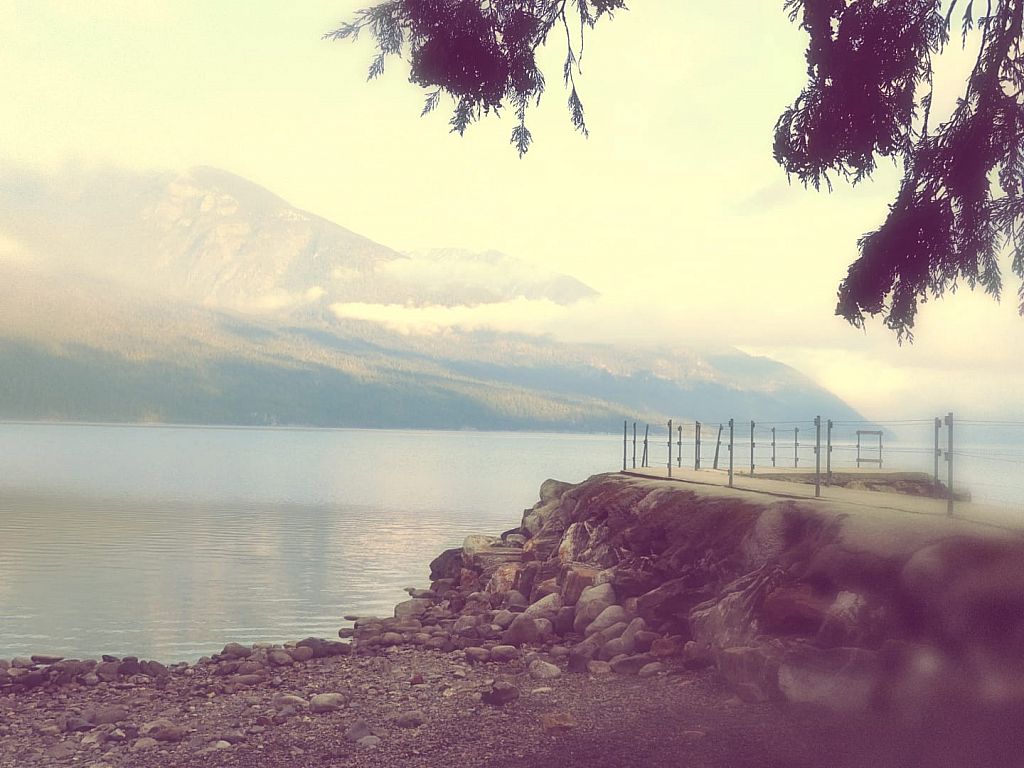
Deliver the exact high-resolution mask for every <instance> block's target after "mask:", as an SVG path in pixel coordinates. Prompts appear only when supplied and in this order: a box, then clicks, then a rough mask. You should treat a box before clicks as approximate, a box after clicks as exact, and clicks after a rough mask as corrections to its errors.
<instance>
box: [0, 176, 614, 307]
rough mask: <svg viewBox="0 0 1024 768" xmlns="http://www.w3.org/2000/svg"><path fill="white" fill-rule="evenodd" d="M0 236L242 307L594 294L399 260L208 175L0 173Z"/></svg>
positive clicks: (458, 255)
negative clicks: (3, 233) (44, 174)
mask: <svg viewBox="0 0 1024 768" xmlns="http://www.w3.org/2000/svg"><path fill="white" fill-rule="evenodd" d="M0 231H5V232H6V233H7V234H8V235H9V236H11V237H13V238H14V239H16V240H18V241H19V242H21V243H23V244H25V245H26V246H27V247H28V248H29V249H30V250H32V251H34V252H36V253H40V254H45V256H46V257H47V260H48V262H49V263H50V264H51V265H59V266H60V267H61V268H62V269H64V270H65V271H68V272H73V273H77V274H83V273H85V274H94V275H103V276H108V277H114V278H116V280H117V281H118V282H119V283H122V284H128V285H131V286H133V287H135V288H136V289H137V290H144V291H149V292H156V293H160V294H163V295H166V296H167V297H168V298H174V299H180V300H186V301H190V302H194V303H198V304H202V305H205V306H211V307H217V308H221V309H232V310H238V311H241V312H247V313H266V312H274V313H278V314H280V313H281V312H288V313H291V314H296V315H299V316H303V315H305V316H310V315H315V314H316V312H317V311H319V310H322V309H323V308H326V307H328V306H330V305H331V304H334V303H346V302H367V303H397V304H402V305H406V306H429V305H442V306H475V305H478V304H481V303H489V302H497V301H502V300H507V299H513V298H516V297H517V296H523V297H525V298H528V299H548V300H550V301H553V302H555V303H557V304H571V303H573V302H575V301H577V300H579V299H581V298H586V297H590V296H596V295H597V294H596V292H595V291H593V290H592V289H590V288H589V287H587V286H586V285H584V284H583V283H581V282H579V281H578V280H575V279H574V278H571V277H569V276H567V275H559V274H555V273H551V272H547V271H544V270H541V269H538V268H535V267H531V266H530V265H528V264H526V263H525V262H523V261H521V260H518V259H514V258H512V257H510V256H506V255H504V254H501V253H498V252H497V251H487V252H486V253H483V254H474V253H472V252H470V251H465V250H460V249H452V248H448V249H435V250H425V251H420V252H415V253H413V254H408V255H406V254H400V253H398V252H396V251H393V250H391V249H390V248H387V247H386V246H383V245H379V244H377V243H375V242H373V241H372V240H369V239H367V238H365V237H363V236H362V235H358V234H356V233H355V232H352V231H350V230H348V229H345V228H344V227H342V226H339V225H337V224H334V223H333V222H330V221H327V220H326V219H323V218H321V217H319V216H316V215H314V214H312V213H308V212H306V211H302V210H299V209H297V208H293V207H292V206H290V205H289V204H288V203H286V202H285V201H284V200H282V199H281V198H279V197H277V196H276V195H274V194H273V193H271V192H269V191H268V190H266V189H263V188H262V187H260V186H258V185H256V184H253V183H252V182H250V181H247V180H245V179H242V178H240V177H238V176H235V175H233V174H230V173H227V172H225V171H220V170H217V169H215V168H193V169H192V170H190V171H188V172H186V173H170V172H168V173H150V174H139V173H131V172H128V171H124V170H120V169H109V168H108V169H104V170H101V171H92V172H89V173H81V172H77V173H76V172H65V173H62V174H58V175H55V176H50V177H45V176H40V175H39V174H34V173H30V172H25V171H20V172H18V171H12V172H8V173H4V174H2V177H0Z"/></svg>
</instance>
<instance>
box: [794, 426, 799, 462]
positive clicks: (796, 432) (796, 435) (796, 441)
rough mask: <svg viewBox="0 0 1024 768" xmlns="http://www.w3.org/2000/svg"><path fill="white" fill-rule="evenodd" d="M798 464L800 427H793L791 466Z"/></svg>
mask: <svg viewBox="0 0 1024 768" xmlns="http://www.w3.org/2000/svg"><path fill="white" fill-rule="evenodd" d="M799 466H800V427H793V468H794V469H795V468H797V467H799Z"/></svg>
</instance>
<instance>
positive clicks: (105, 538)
mask: <svg viewBox="0 0 1024 768" xmlns="http://www.w3.org/2000/svg"><path fill="white" fill-rule="evenodd" d="M999 434H1000V435H1004V433H1003V432H1001V433H999ZM971 436H972V435H971V434H970V433H966V432H965V437H971ZM979 436H980V433H979V432H977V431H975V434H974V435H973V437H974V438H977V437H979ZM908 437H909V438H911V439H917V440H920V436H919V435H916V434H914V435H910V436H908ZM662 440H663V437H662V436H659V437H657V438H655V437H654V432H653V431H652V443H651V456H652V463H658V464H662V463H663V462H664V460H665V458H666V457H667V446H666V445H665V444H664V443H663V442H662ZM765 447H766V444H765V443H760V444H759V447H758V451H759V452H762V451H764V450H765ZM810 448H811V446H810V445H809V444H805V445H803V446H802V447H801V450H802V451H808V453H807V454H806V455H804V454H802V455H801V466H813V455H812V454H811V453H809V451H810ZM713 449H714V444H713V438H712V439H709V440H708V443H707V444H705V446H704V452H705V454H706V455H705V460H704V461H705V466H710V456H709V455H707V454H709V453H710V452H712V451H713ZM965 451H966V452H967V453H968V454H969V455H965V456H963V457H960V458H958V462H959V463H958V465H957V467H958V472H959V473H960V474H958V478H963V480H962V482H963V483H964V484H966V485H967V486H968V487H971V489H972V490H973V491H974V492H975V496H976V498H978V499H979V500H983V501H991V502H996V503H1000V504H1003V505H1006V506H1008V507H1010V510H1009V513H1010V514H1012V515H1014V516H1017V517H1020V516H1021V515H1022V514H1024V511H1022V510H1021V501H1022V499H1024V472H1021V471H1020V470H1021V466H1022V462H1024V455H1022V448H1021V443H1020V442H1010V443H1006V441H1005V439H1004V440H1003V443H999V444H995V443H991V444H990V443H970V444H965ZM972 451H973V454H972V453H971V452H972ZM683 455H684V457H690V458H689V459H688V461H692V455H693V454H692V447H691V446H689V445H688V444H686V443H685V442H684V454H683ZM748 455H749V454H748V453H744V452H739V453H738V455H737V466H740V465H741V462H742V461H744V460H746V457H747V456H748ZM780 455H781V454H780ZM835 456H836V462H835V466H837V467H839V466H844V465H846V466H848V465H849V464H850V463H851V462H852V461H853V458H854V456H853V455H852V454H851V453H850V450H849V446H846V450H837V451H836V453H835ZM723 457H724V453H723ZM791 458H792V455H791V454H790V460H791ZM780 460H781V459H780ZM757 461H758V464H759V465H760V466H767V465H769V464H770V457H765V456H759V457H758V459H757ZM931 461H932V459H931V452H930V449H929V447H928V446H927V444H926V443H924V442H921V444H917V443H903V444H902V446H901V445H896V446H894V447H893V448H892V449H890V448H886V466H903V467H906V468H908V469H910V468H914V469H922V470H924V471H930V468H931ZM621 462H622V437H621V434H620V435H569V434H535V433H490V432H427V431H386V430H349V429H339V430H330V429H260V428H214V427H171V426H118V425H67V424H12V423H6V424H0V531H2V534H0V537H2V541H0V658H8V659H9V658H11V657H13V656H18V655H26V654H30V653H33V652H47V653H59V654H63V655H66V656H70V657H75V658H96V657H98V656H99V655H100V654H103V653H109V654H113V655H118V656H121V655H128V654H133V655H137V656H139V657H140V658H155V659H158V660H160V661H163V662H165V663H166V662H174V661H194V660H195V659H196V658H198V657H199V656H202V655H206V654H210V653H213V652H215V651H218V650H220V648H221V647H223V645H224V643H226V642H228V641H237V642H242V643H251V642H254V641H257V640H265V641H271V642H283V641H285V640H299V639H301V638H303V637H307V636H310V635H314V636H321V637H333V636H335V634H336V632H337V630H338V628H339V627H341V626H347V624H346V622H344V620H343V617H344V616H345V615H347V614H363V615H366V614H373V615H390V614H391V612H392V609H393V606H394V604H395V603H396V602H399V601H400V600H403V599H405V598H406V595H405V593H404V592H403V589H404V588H405V587H409V586H416V587H426V586H428V583H429V563H430V561H431V560H432V559H433V558H434V557H435V556H436V555H437V554H438V553H440V552H441V551H442V550H444V549H446V548H449V547H456V546H459V545H460V544H461V543H462V539H463V538H464V537H465V536H466V535H468V534H470V533H490V534H498V533H500V532H501V531H504V530H507V529H509V528H513V527H515V526H517V525H518V524H519V522H520V519H521V516H522V511H523V509H525V508H527V507H530V506H532V505H533V503H534V502H535V501H536V500H537V492H538V490H539V488H540V484H541V483H542V482H543V481H544V480H545V479H547V478H549V477H554V478H557V479H559V480H566V481H570V482H578V481H581V480H584V479H585V478H587V477H588V476H590V475H592V474H595V473H598V472H605V471H611V470H615V469H618V468H621V466H622V463H621ZM942 471H943V473H944V472H945V466H944V465H943V467H942ZM943 477H944V474H943ZM960 482H961V481H960V480H959V479H958V486H959V484H960ZM972 484H973V485H972Z"/></svg>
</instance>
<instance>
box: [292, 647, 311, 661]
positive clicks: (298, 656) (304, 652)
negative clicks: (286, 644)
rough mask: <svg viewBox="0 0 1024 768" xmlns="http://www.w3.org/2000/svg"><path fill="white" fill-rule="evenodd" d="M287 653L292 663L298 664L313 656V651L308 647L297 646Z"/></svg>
mask: <svg viewBox="0 0 1024 768" xmlns="http://www.w3.org/2000/svg"><path fill="white" fill-rule="evenodd" d="M288 653H289V655H290V656H291V657H292V661H298V662H304V661H309V660H310V659H312V658H313V656H314V655H315V654H314V653H313V649H312V648H310V647H309V646H308V645H297V646H295V647H294V648H289V649H288Z"/></svg>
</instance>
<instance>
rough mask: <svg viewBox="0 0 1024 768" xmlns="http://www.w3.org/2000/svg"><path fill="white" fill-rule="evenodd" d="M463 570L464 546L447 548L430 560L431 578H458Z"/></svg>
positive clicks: (433, 579)
mask: <svg viewBox="0 0 1024 768" xmlns="http://www.w3.org/2000/svg"><path fill="white" fill-rule="evenodd" d="M461 570H462V548H461V547H456V548H454V549H446V550H445V551H444V552H442V553H441V554H440V555H438V556H437V557H435V558H434V559H433V560H431V561H430V580H431V581H438V580H440V579H458V578H459V571H461Z"/></svg>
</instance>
